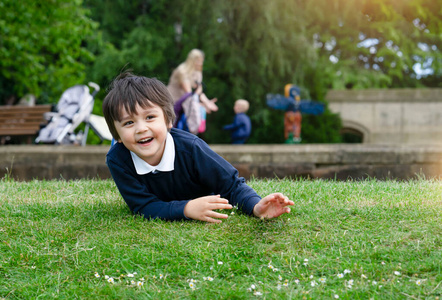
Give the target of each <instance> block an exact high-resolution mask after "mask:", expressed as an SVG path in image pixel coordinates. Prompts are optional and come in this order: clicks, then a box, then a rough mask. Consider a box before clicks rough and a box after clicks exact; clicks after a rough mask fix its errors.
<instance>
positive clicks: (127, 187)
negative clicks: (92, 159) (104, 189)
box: [106, 157, 188, 220]
mask: <svg viewBox="0 0 442 300" xmlns="http://www.w3.org/2000/svg"><path fill="white" fill-rule="evenodd" d="M106 163H107V166H108V168H109V170H110V172H111V174H112V177H113V179H114V181H115V184H116V185H117V188H118V190H119V191H120V194H121V196H122V197H123V199H124V201H125V202H126V203H127V205H128V206H129V208H130V210H131V211H132V212H133V213H135V214H140V215H142V216H144V218H146V219H156V218H160V219H164V220H183V219H187V218H186V217H185V216H184V207H185V206H186V204H187V202H188V200H187V201H186V200H180V201H178V200H175V201H169V202H166V201H162V200H161V199H159V198H158V197H157V196H156V195H154V194H153V193H151V192H150V191H149V190H148V188H147V187H146V186H145V185H144V184H142V183H141V182H140V180H139V179H138V178H137V175H136V174H134V173H132V172H131V170H129V169H128V168H127V167H125V166H124V165H120V164H118V163H117V162H115V161H113V160H112V159H110V158H109V157H108V158H107V160H106Z"/></svg>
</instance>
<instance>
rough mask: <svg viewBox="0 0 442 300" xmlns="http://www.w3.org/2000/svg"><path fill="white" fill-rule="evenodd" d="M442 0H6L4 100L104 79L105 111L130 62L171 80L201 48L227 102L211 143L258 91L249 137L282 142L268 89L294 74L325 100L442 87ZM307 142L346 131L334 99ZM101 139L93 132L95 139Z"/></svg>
mask: <svg viewBox="0 0 442 300" xmlns="http://www.w3.org/2000/svg"><path fill="white" fill-rule="evenodd" d="M441 7H442V1H441V0H353V1H350V0H333V1H330V0H272V1H268V0H267V1H263V0H253V1H252V0H243V1H234V0H212V1H201V0H186V1H183V0H167V1H166V0H151V1H148V0H131V1H123V0H113V1H109V0H84V1H81V0H75V1H62V0H45V1H35V0H21V1H16V0H0V105H4V104H6V103H10V102H14V101H16V100H17V101H18V99H20V98H21V97H23V96H24V95H26V94H29V93H31V94H33V95H35V96H36V99H37V101H36V102H37V104H48V103H54V104H55V103H57V102H58V100H59V98H60V95H61V94H62V93H63V91H64V90H66V89H67V88H69V87H71V86H73V85H76V84H86V83H87V82H89V81H93V82H96V83H98V84H99V85H100V86H101V91H100V92H99V94H98V95H97V96H96V100H95V107H94V110H93V113H94V114H97V115H102V112H101V105H102V99H103V98H104V96H105V95H106V88H107V86H108V85H109V83H110V82H111V80H112V79H113V78H114V77H115V76H116V75H118V73H119V72H120V71H121V70H122V69H123V68H124V67H125V66H126V67H127V68H131V69H133V71H134V73H136V74H138V75H143V76H147V77H156V78H158V79H159V80H161V81H162V82H164V83H165V84H167V82H168V80H169V77H170V75H171V73H172V71H173V69H174V68H176V67H177V66H178V65H179V64H180V63H181V62H183V61H184V60H185V58H186V56H187V54H188V53H189V51H190V50H191V49H193V48H199V49H201V50H203V51H204V52H205V63H204V83H205V87H206V89H205V93H206V94H207V96H208V97H209V98H212V97H217V98H218V99H219V101H218V102H217V104H218V106H219V111H218V112H216V113H213V114H210V115H208V119H207V131H206V132H205V133H204V136H203V138H204V139H205V140H206V141H207V142H208V143H217V144H223V143H230V138H229V133H228V132H226V131H223V130H222V126H223V125H225V124H227V123H230V122H231V120H232V118H233V111H232V107H233V103H234V101H235V100H236V99H239V98H244V99H247V100H249V102H250V110H249V112H248V115H249V116H250V118H251V120H252V126H253V131H252V136H251V138H250V140H249V141H248V143H249V144H258V143H260V144H268V143H282V142H283V141H284V136H283V135H284V129H283V128H284V123H283V113H282V112H281V111H276V110H271V109H269V108H268V107H267V106H266V94H267V93H274V94H283V93H284V86H285V85H286V84H288V83H292V84H296V85H297V86H299V87H300V88H301V96H302V98H305V99H313V100H316V101H321V102H324V103H325V104H326V105H327V103H326V101H325V95H326V94H327V91H329V90H345V89H347V90H350V89H354V90H360V89H368V88H370V89H373V88H382V89H387V88H405V87H407V88H425V87H442V80H441V69H440V66H441V62H442V59H441V58H442V55H441V52H440V47H441V46H442V8H441ZM302 126H303V127H302V143H340V142H346V141H345V137H344V138H343V136H342V135H341V133H340V129H341V120H340V118H339V116H338V115H336V114H333V113H332V112H330V110H329V109H328V108H326V111H325V113H324V114H322V115H320V116H308V115H306V116H304V118H303V121H302ZM98 142H99V139H98V138H97V137H95V136H94V135H92V134H91V135H89V137H88V143H89V144H94V143H98Z"/></svg>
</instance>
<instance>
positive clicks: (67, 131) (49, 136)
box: [35, 82, 112, 146]
mask: <svg viewBox="0 0 442 300" xmlns="http://www.w3.org/2000/svg"><path fill="white" fill-rule="evenodd" d="M88 85H89V86H90V87H91V88H93V91H92V93H90V90H89V87H88V86H87V85H75V86H73V87H70V88H68V89H67V90H66V91H64V93H63V94H62V95H61V98H60V101H59V102H58V104H57V106H56V109H55V112H51V113H47V114H45V118H46V119H47V120H48V121H49V123H48V125H46V126H45V127H44V128H42V129H41V130H40V132H39V134H38V137H37V138H36V140H35V143H37V144H38V143H43V144H55V145H62V144H81V145H82V146H84V145H86V139H87V134H88V131H89V128H92V130H93V131H94V132H95V133H96V134H97V136H98V137H99V138H100V139H101V141H103V140H105V139H106V140H111V139H112V136H111V134H110V132H109V129H108V128H107V125H106V123H105V122H104V118H103V117H100V116H96V115H92V114H91V113H92V109H93V107H94V96H95V95H96V94H97V93H98V91H99V90H100V87H99V86H98V85H97V84H96V83H93V82H89V84H88ZM83 122H84V123H85V124H86V127H85V130H84V133H82V132H81V131H80V132H79V133H75V132H74V130H75V129H77V127H78V126H79V125H80V124H81V123H83Z"/></svg>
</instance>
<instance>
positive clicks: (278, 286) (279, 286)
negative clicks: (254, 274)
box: [276, 283, 281, 291]
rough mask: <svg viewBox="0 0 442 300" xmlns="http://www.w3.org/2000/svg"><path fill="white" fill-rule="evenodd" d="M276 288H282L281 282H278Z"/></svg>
mask: <svg viewBox="0 0 442 300" xmlns="http://www.w3.org/2000/svg"><path fill="white" fill-rule="evenodd" d="M276 289H277V290H278V291H279V290H280V289H281V284H280V283H278V285H277V286H276Z"/></svg>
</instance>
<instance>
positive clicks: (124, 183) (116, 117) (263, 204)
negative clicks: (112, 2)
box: [103, 72, 294, 223]
mask: <svg viewBox="0 0 442 300" xmlns="http://www.w3.org/2000/svg"><path fill="white" fill-rule="evenodd" d="M110 88H111V89H110V91H109V93H108V94H107V96H106V97H105V99H104V101H103V112H104V116H105V119H106V122H107V125H108V126H109V130H110V131H111V133H112V136H113V137H114V139H115V140H116V141H117V143H116V144H115V145H113V146H112V147H111V149H110V150H109V152H108V154H107V156H106V163H107V165H108V167H109V170H110V172H111V174H112V177H113V178H114V181H115V184H116V185H117V187H118V189H119V191H120V193H121V195H122V197H123V199H124V200H125V201H126V203H127V205H128V206H129V208H130V210H131V211H132V212H133V213H135V214H140V215H142V216H144V217H145V218H147V219H155V218H161V219H164V220H183V219H194V220H201V221H206V222H213V223H220V222H221V220H220V219H227V218H228V215H226V214H222V213H219V212H217V210H219V209H231V208H232V207H233V206H235V205H237V206H238V208H239V209H241V210H242V211H243V212H244V213H246V214H248V215H254V216H256V217H260V218H274V217H278V216H280V215H282V214H284V213H289V212H290V208H289V206H290V205H294V203H293V201H291V200H289V199H288V198H287V197H286V196H284V195H283V194H281V193H274V194H270V195H268V196H266V197H264V198H261V197H260V196H259V195H258V194H257V193H256V192H255V191H254V190H253V189H252V188H251V187H249V186H248V185H247V184H246V183H245V180H244V178H242V177H238V171H237V170H236V169H235V168H234V167H233V166H232V165H231V164H230V163H228V162H227V161H226V160H224V159H223V158H222V157H221V156H219V155H218V154H216V153H215V152H214V151H213V150H211V149H210V148H209V146H208V145H207V144H206V143H205V142H204V141H203V140H201V139H200V138H198V137H197V136H195V135H193V134H190V133H188V132H184V131H182V130H179V129H176V128H172V124H173V123H174V119H175V113H174V109H173V100H172V97H171V96H170V93H169V92H168V91H167V88H166V86H165V85H164V84H163V83H161V82H160V81H158V80H156V79H150V78H146V77H140V76H135V75H132V74H131V73H128V72H126V73H123V74H121V75H120V76H119V77H118V78H116V79H115V80H114V81H113V83H112V85H111V87H110Z"/></svg>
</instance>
